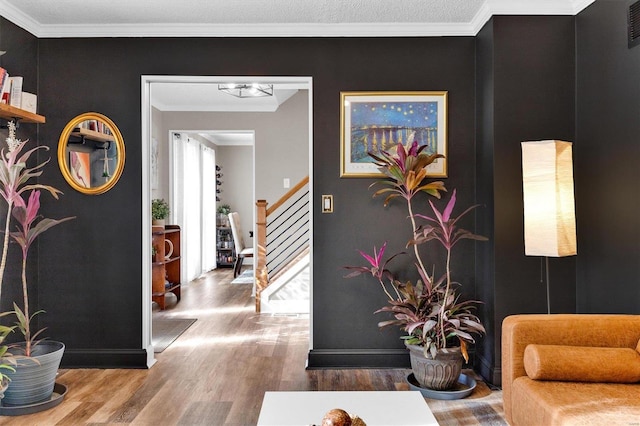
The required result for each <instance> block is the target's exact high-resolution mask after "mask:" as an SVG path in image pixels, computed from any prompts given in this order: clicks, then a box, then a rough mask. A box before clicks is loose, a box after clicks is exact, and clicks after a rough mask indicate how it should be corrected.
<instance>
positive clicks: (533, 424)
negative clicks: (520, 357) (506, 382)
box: [510, 376, 640, 426]
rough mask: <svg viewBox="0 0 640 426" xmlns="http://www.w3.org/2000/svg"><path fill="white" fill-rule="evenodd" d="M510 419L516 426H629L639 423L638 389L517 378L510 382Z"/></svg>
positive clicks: (636, 387)
mask: <svg viewBox="0 0 640 426" xmlns="http://www.w3.org/2000/svg"><path fill="white" fill-rule="evenodd" d="M512 419H513V421H512V422H511V423H510V424H513V425H518V426H541V425H545V426H551V425H563V426H566V425H581V426H602V425H621V426H622V425H633V424H634V423H637V422H638V419H640V386H639V385H637V384H621V383H615V384H614V383H577V382H550V381H543V380H532V379H530V378H529V377H527V376H521V377H518V378H517V379H516V380H514V382H513V404H512Z"/></svg>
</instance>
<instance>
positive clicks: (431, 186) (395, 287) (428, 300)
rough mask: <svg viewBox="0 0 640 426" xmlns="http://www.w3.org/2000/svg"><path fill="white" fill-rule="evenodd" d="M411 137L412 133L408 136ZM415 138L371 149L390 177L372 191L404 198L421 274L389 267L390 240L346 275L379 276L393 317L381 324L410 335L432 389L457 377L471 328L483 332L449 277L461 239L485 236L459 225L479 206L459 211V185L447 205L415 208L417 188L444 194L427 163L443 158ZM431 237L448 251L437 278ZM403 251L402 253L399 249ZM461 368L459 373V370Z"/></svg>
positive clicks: (416, 367)
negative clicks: (413, 277)
mask: <svg viewBox="0 0 640 426" xmlns="http://www.w3.org/2000/svg"><path fill="white" fill-rule="evenodd" d="M410 140H411V139H410ZM424 148H425V147H424V146H423V147H419V146H418V143H417V142H415V141H414V142H413V143H412V144H411V145H410V147H408V149H405V147H404V146H403V145H401V144H398V146H397V148H396V152H395V153H392V152H386V151H384V152H381V153H380V154H373V153H369V155H370V156H371V157H372V158H373V159H374V160H375V164H376V165H377V166H378V169H379V170H380V171H381V172H382V173H383V174H384V175H385V176H386V177H387V179H385V180H381V181H377V182H374V183H373V184H372V185H371V186H374V185H382V186H383V188H382V189H379V190H377V191H376V192H375V193H374V195H373V196H374V197H376V196H379V195H387V197H386V199H385V201H384V206H385V207H386V206H387V205H388V204H389V203H390V202H391V201H392V200H394V199H396V198H403V199H404V200H405V201H406V203H407V210H408V213H409V215H408V216H409V219H410V222H411V229H412V238H411V239H410V240H409V242H408V243H407V246H413V252H414V255H415V265H416V268H417V271H418V275H419V279H418V280H417V281H416V282H415V283H412V282H411V281H407V282H401V281H399V280H397V279H396V278H395V274H394V273H392V272H391V271H390V270H389V269H388V264H389V262H390V261H391V260H392V259H393V258H395V257H396V256H397V254H396V255H393V256H391V257H390V258H388V259H386V260H385V259H384V252H385V249H386V244H387V243H384V244H383V245H382V246H381V248H380V250H377V249H376V248H375V247H374V252H373V256H371V255H369V254H367V253H364V252H362V251H361V252H360V254H361V255H362V256H363V257H364V258H365V259H366V260H367V262H368V263H369V264H368V265H367V266H347V267H346V268H347V269H350V270H352V271H353V272H351V273H350V274H348V275H347V277H353V276H356V275H359V274H363V273H364V274H370V275H372V276H373V277H374V278H376V279H377V281H378V282H379V284H380V285H381V286H382V289H383V290H384V293H385V295H386V296H387V298H388V303H387V305H386V306H384V307H382V308H380V309H378V310H377V311H376V312H375V313H380V312H389V313H391V314H393V317H394V319H391V320H386V321H381V322H379V323H378V326H379V327H380V328H384V327H388V326H398V327H399V328H400V329H401V330H402V331H404V332H406V335H404V336H402V339H403V340H404V341H405V344H406V345H407V347H408V348H409V350H410V354H411V364H412V368H413V371H414V375H415V378H416V379H417V380H418V382H419V383H420V384H421V385H422V386H423V387H428V388H431V389H438V390H443V389H448V388H450V387H451V386H452V385H453V384H455V382H456V381H457V378H458V375H459V373H460V369H461V367H462V357H461V356H460V355H462V356H463V357H464V358H465V359H466V360H468V354H467V344H468V343H473V342H474V338H473V336H472V334H481V333H484V331H485V330H484V327H483V326H482V324H481V322H480V320H479V318H478V317H477V316H476V315H475V314H474V313H473V310H474V309H475V304H476V303H477V302H476V301H462V300H460V296H459V295H458V294H457V292H456V288H457V287H458V286H459V283H457V282H455V281H453V280H452V277H451V251H452V249H453V247H454V246H455V245H456V244H457V243H458V242H459V241H461V240H463V239H472V240H486V238H485V237H482V236H479V235H475V234H473V233H471V232H469V231H467V230H464V229H461V228H459V227H458V221H459V220H460V219H461V218H462V217H463V216H464V215H466V214H467V213H468V212H470V211H471V210H473V209H474V208H475V207H477V206H472V207H470V208H468V209H466V210H465V211H464V212H463V213H462V214H460V215H458V216H457V217H455V216H454V215H453V210H454V208H455V204H456V191H455V190H454V191H453V194H452V196H451V198H450V200H449V201H448V203H447V205H446V207H445V208H444V210H443V211H439V210H438V209H437V208H436V206H435V204H434V203H433V202H432V201H429V205H430V207H431V210H432V212H433V214H432V215H422V214H418V213H416V212H415V211H414V206H413V203H412V201H413V199H414V197H415V196H416V195H417V194H420V193H426V194H428V195H431V196H433V197H435V198H440V196H441V192H443V191H446V188H445V186H444V184H443V183H442V182H440V181H436V182H426V179H427V170H426V167H427V166H428V165H429V164H431V163H432V162H433V161H435V160H436V159H437V158H441V157H442V156H441V155H438V154H432V155H428V154H426V153H424V152H423V150H424ZM418 220H425V221H426V224H423V225H418ZM428 241H438V242H440V243H441V244H442V245H443V246H444V248H445V249H446V251H447V256H446V262H445V265H444V268H443V269H444V273H442V272H440V273H441V274H442V275H441V276H440V277H439V278H436V274H435V266H434V270H433V272H431V273H430V272H429V271H428V270H427V267H426V265H425V262H424V261H423V259H422V257H421V255H420V252H419V250H418V246H419V245H421V244H424V243H426V242H428ZM399 254H404V253H399ZM448 341H452V344H453V341H457V342H458V343H459V346H458V347H456V349H455V350H450V349H448V346H450V345H449V343H448ZM440 361H442V362H447V363H449V361H451V365H450V366H449V367H446V368H432V367H429V368H427V367H426V364H429V363H432V362H440ZM445 370H446V371H451V372H452V374H450V375H449V377H446V378H444V377H435V375H434V377H426V376H427V374H425V373H427V372H435V371H445ZM456 371H457V373H456Z"/></svg>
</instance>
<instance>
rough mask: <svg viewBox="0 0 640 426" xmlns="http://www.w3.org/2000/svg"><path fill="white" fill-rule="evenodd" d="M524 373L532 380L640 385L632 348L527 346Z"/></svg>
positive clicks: (639, 362)
mask: <svg viewBox="0 0 640 426" xmlns="http://www.w3.org/2000/svg"><path fill="white" fill-rule="evenodd" d="M524 369H525V371H526V372H527V376H529V377H530V378H532V379H535V380H561V381H570V382H600V383H637V382H640V353H638V352H637V351H635V350H633V349H631V348H598V347H588V346H561V345H527V347H526V348H525V350H524Z"/></svg>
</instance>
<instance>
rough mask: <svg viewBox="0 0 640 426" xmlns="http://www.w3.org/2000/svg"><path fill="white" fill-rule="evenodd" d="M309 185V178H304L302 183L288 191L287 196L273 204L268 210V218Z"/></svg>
mask: <svg viewBox="0 0 640 426" xmlns="http://www.w3.org/2000/svg"><path fill="white" fill-rule="evenodd" d="M308 183H309V176H307V177H305V178H302V180H301V181H300V182H298V183H297V184H296V185H295V186H294V187H293V188H291V189H290V190H289V191H287V193H286V194H284V195H283V196H282V197H280V199H279V200H278V201H276V202H275V203H273V205H272V206H271V207H269V208H268V209H267V216H269V215H270V214H271V213H273V212H274V211H275V210H276V209H277V208H278V207H280V206H281V205H283V204H284V203H286V202H287V200H288V199H289V198H291V197H293V196H294V194H295V193H296V192H298V191H300V189H302V187H303V186H305V185H306V184H308Z"/></svg>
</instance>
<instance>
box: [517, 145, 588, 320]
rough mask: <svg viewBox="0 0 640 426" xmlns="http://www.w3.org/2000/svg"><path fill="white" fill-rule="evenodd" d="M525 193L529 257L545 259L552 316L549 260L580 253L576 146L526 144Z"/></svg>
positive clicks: (525, 224) (525, 241) (548, 307)
mask: <svg viewBox="0 0 640 426" xmlns="http://www.w3.org/2000/svg"><path fill="white" fill-rule="evenodd" d="M522 190H523V196H524V247H525V255H527V256H544V258H545V269H546V281H547V313H548V314H550V313H551V299H550V296H549V257H564V256H573V255H575V254H577V253H578V251H577V249H576V215H575V206H574V205H575V202H574V196H573V160H572V143H571V142H564V141H557V140H546V141H534V142H522Z"/></svg>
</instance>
